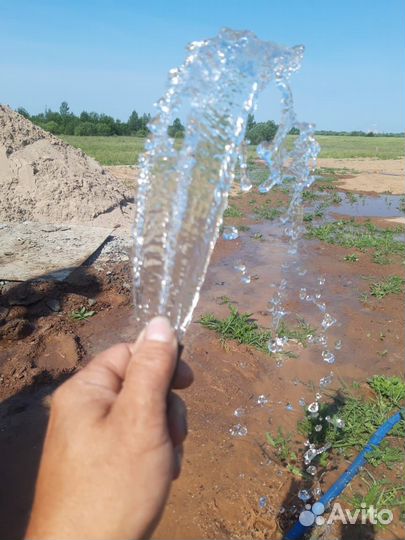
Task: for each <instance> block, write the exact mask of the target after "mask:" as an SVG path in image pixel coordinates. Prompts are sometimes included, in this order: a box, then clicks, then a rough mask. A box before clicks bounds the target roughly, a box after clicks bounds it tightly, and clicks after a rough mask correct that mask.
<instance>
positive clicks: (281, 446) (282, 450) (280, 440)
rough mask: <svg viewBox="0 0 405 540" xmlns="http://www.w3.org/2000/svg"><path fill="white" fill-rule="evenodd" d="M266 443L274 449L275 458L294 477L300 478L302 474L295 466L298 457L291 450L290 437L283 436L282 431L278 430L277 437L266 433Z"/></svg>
mask: <svg viewBox="0 0 405 540" xmlns="http://www.w3.org/2000/svg"><path fill="white" fill-rule="evenodd" d="M266 441H267V443H268V444H269V445H270V446H271V447H272V448H274V449H275V451H276V453H277V457H278V458H279V459H280V461H281V463H282V464H283V465H284V466H285V467H286V468H287V469H288V470H289V471H290V472H291V473H292V474H295V475H296V476H302V473H301V471H300V469H299V467H298V466H297V461H298V456H297V454H296V452H294V450H292V449H291V435H290V434H287V435H284V433H283V430H282V429H281V428H278V432H277V435H272V434H271V433H269V432H267V433H266Z"/></svg>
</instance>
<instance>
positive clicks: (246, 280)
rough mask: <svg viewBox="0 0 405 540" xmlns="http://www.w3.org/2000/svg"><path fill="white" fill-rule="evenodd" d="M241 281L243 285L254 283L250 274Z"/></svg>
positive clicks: (245, 275)
mask: <svg viewBox="0 0 405 540" xmlns="http://www.w3.org/2000/svg"><path fill="white" fill-rule="evenodd" d="M240 280H241V282H242V283H245V284H246V285H249V283H250V282H251V281H252V278H251V276H249V274H244V275H243V276H242V277H241V278H240Z"/></svg>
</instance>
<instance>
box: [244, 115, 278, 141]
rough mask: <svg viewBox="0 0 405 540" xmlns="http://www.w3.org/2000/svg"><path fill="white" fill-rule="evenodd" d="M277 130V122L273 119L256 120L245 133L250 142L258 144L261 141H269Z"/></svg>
mask: <svg viewBox="0 0 405 540" xmlns="http://www.w3.org/2000/svg"><path fill="white" fill-rule="evenodd" d="M276 131H277V124H276V123H275V122H273V120H268V121H267V122H258V123H257V124H255V126H254V127H253V128H252V129H250V130H249V131H248V133H247V138H248V139H249V140H250V142H251V143H252V144H259V143H261V142H263V141H267V142H270V141H272V140H273V139H274V135H275V134H276Z"/></svg>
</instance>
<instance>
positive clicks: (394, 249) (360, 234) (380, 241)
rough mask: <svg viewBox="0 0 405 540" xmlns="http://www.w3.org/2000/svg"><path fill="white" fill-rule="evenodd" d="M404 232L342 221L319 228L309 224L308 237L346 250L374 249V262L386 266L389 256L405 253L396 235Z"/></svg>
mask: <svg viewBox="0 0 405 540" xmlns="http://www.w3.org/2000/svg"><path fill="white" fill-rule="evenodd" d="M402 231H403V230H402V228H397V229H395V230H389V229H379V228H377V227H376V226H375V225H373V224H372V223H369V222H366V223H357V222H355V221H354V220H341V221H332V222H330V223H325V224H324V225H319V226H318V227H316V226H314V225H312V224H309V225H308V230H307V234H306V237H307V238H317V239H318V240H321V241H322V242H326V243H328V244H335V245H337V246H342V247H346V248H356V249H359V250H360V251H368V250H369V249H374V250H375V252H374V259H373V260H374V262H377V261H378V262H379V263H380V264H386V262H390V259H389V257H388V256H389V255H399V254H403V253H404V252H405V244H404V243H403V242H401V241H399V240H397V239H396V237H395V234H397V233H399V232H402Z"/></svg>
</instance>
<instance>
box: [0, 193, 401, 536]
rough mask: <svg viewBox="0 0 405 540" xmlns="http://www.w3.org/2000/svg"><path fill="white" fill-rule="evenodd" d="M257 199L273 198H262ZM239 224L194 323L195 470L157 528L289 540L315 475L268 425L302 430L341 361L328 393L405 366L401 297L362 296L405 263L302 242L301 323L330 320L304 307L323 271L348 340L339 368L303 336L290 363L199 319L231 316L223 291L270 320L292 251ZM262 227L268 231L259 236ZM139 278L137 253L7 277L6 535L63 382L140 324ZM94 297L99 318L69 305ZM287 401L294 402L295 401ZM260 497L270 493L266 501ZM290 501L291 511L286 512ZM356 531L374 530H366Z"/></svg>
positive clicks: (330, 475)
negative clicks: (134, 270)
mask: <svg viewBox="0 0 405 540" xmlns="http://www.w3.org/2000/svg"><path fill="white" fill-rule="evenodd" d="M252 197H256V195H254V196H253V195H252V194H249V195H247V196H243V197H242V198H236V199H235V201H234V202H235V204H238V206H239V207H241V208H243V209H244V210H245V211H246V213H248V212H249V209H250V208H251V206H250V205H249V203H248V201H249V200H251V199H252ZM258 197H261V199H260V200H263V199H262V197H263V196H260V195H259V196H258ZM280 197H282V195H280ZM240 224H246V225H249V226H250V230H249V231H248V232H247V233H246V234H244V235H242V236H241V238H240V239H238V240H237V241H235V242H225V241H223V240H219V242H218V243H217V246H216V248H215V251H214V255H213V258H212V261H211V264H210V267H209V270H208V274H207V279H206V282H205V284H204V287H203V290H202V295H201V299H200V302H199V305H198V307H197V311H196V313H195V316H194V321H195V322H193V323H192V324H191V326H190V329H189V331H188V333H187V336H186V339H185V351H184V358H186V359H187V360H188V361H189V362H190V364H191V365H192V367H193V369H194V371H195V378H196V381H195V384H194V385H193V387H192V388H190V389H189V390H187V391H185V392H184V397H185V399H186V402H187V405H188V408H189V424H190V430H189V431H190V433H189V437H188V441H187V444H186V452H185V461H184V469H183V474H182V476H181V478H180V479H179V480H178V481H177V482H176V483H175V486H174V489H173V491H172V494H171V497H170V500H169V504H168V506H167V509H166V512H165V515H164V517H163V520H162V522H161V524H160V526H159V528H158V530H157V531H156V533H155V538H156V539H169V538H177V539H185V538H271V539H273V540H274V539H278V538H281V536H282V532H281V531H282V530H283V529H284V528H285V527H287V526H288V525H289V524H291V523H292V522H293V521H294V520H295V519H296V514H294V510H291V509H292V508H293V507H294V505H296V506H298V504H299V501H298V500H297V497H296V494H297V491H298V489H300V488H302V487H303V484H302V482H301V481H298V480H297V479H296V478H295V477H294V476H292V475H291V474H289V473H288V472H287V471H286V469H285V467H284V466H283V465H282V464H281V463H280V462H279V460H278V457H277V455H275V454H274V452H273V451H272V449H271V447H269V446H268V445H266V444H265V432H266V431H271V432H272V433H275V432H276V431H277V428H278V427H279V426H282V427H283V428H284V429H286V430H287V431H291V432H292V433H296V422H297V420H298V419H300V418H302V416H303V412H302V409H301V407H300V406H299V404H298V401H299V399H300V398H301V397H304V398H305V399H306V400H307V401H309V400H312V398H313V391H312V390H311V387H310V385H311V383H313V382H315V383H316V382H317V381H318V380H319V378H320V377H323V376H325V375H327V374H329V372H330V371H331V370H333V372H334V373H335V377H334V381H333V384H332V386H331V387H330V388H329V390H330V391H332V390H336V391H338V390H339V388H340V386H341V384H342V381H345V383H347V382H350V381H352V380H365V379H366V378H367V377H368V376H370V375H371V374H384V375H391V374H398V373H401V372H402V369H403V366H402V359H403V350H404V343H403V338H404V336H403V322H404V321H403V318H404V317H403V306H402V298H401V297H397V296H390V297H387V298H385V299H384V300H383V301H377V300H375V301H371V302H370V303H368V304H364V303H362V302H360V300H359V297H360V294H361V293H362V292H366V291H367V290H368V284H369V279H376V280H377V279H380V278H383V277H384V276H386V275H388V274H394V273H402V267H401V265H400V264H394V265H391V266H389V267H386V266H381V265H375V264H372V262H371V256H370V255H368V254H364V256H362V257H361V259H360V261H359V262H358V263H356V265H353V264H349V263H347V262H345V261H344V260H343V257H344V255H346V254H347V250H345V249H343V248H339V247H336V246H327V245H324V244H321V243H319V242H315V241H311V242H304V243H303V245H302V265H303V266H304V267H305V268H306V269H307V273H306V275H305V276H303V277H301V278H300V279H299V282H298V281H297V278H296V277H294V276H290V279H289V284H288V289H287V300H286V307H287V310H288V311H289V312H290V313H291V315H290V317H291V321H294V320H295V318H296V316H298V315H305V318H306V320H307V321H308V322H310V323H313V324H314V325H316V326H319V320H317V316H319V313H318V312H317V310H315V311H311V310H309V309H308V305H307V304H305V305H303V303H302V302H301V301H300V300H299V299H298V297H297V292H296V291H297V288H298V287H302V286H306V287H307V288H308V289H311V287H312V288H314V286H315V285H314V283H315V279H316V276H318V275H321V274H324V275H326V276H327V285H326V287H325V289H324V290H323V292H322V295H323V300H324V301H325V302H326V304H327V305H328V306H330V309H331V310H332V312H333V315H334V316H335V317H337V319H338V321H339V325H338V326H336V327H333V329H331V331H330V336H331V339H332V340H334V339H342V340H343V348H342V350H341V351H339V355H338V360H337V363H336V364H335V365H334V366H332V367H331V366H328V365H327V364H325V363H323V362H321V361H320V359H319V355H320V351H319V350H317V349H316V348H312V347H311V348H307V349H304V348H302V347H301V346H299V345H298V344H293V345H292V351H294V352H295V353H297V354H298V356H299V359H295V358H290V359H286V360H285V361H284V363H283V364H282V365H280V366H277V365H276V363H275V361H274V359H272V358H270V357H269V356H267V355H264V354H262V353H259V352H257V351H255V350H254V349H250V348H248V347H245V346H237V345H235V344H233V343H230V344H229V346H228V347H227V348H226V349H224V348H223V346H222V345H221V343H220V342H219V340H218V338H217V337H216V336H215V334H213V333H212V332H210V331H209V330H206V329H204V328H203V327H201V325H199V324H198V322H197V321H198V319H199V316H200V315H201V314H203V313H207V312H213V313H215V314H217V315H221V316H225V315H226V314H227V307H226V305H221V298H222V296H223V295H226V296H228V297H230V298H231V299H232V300H234V301H235V302H236V305H237V306H238V308H239V309H240V310H242V311H249V312H252V313H253V317H254V318H255V319H257V320H258V321H259V322H260V323H261V324H263V325H266V326H269V325H270V321H269V316H268V314H267V311H266V307H267V300H268V299H269V298H270V296H271V294H272V291H273V292H274V287H272V286H271V284H272V283H278V282H279V281H280V279H281V278H282V275H281V266H282V264H283V262H286V257H287V255H286V249H285V244H284V240H283V238H282V237H281V234H280V231H279V229H278V228H277V227H276V226H274V225H271V224H269V223H260V222H256V221H254V220H252V219H251V217H249V216H247V217H244V218H241V219H240ZM256 232H257V233H259V234H262V235H263V240H264V241H262V242H260V241H255V240H252V239H251V238H250V236H251V235H253V234H254V233H256ZM241 257H243V260H244V261H245V263H246V264H247V266H248V269H249V270H250V272H251V273H252V276H253V280H252V284H251V285H250V286H243V285H242V284H241V282H240V279H239V276H238V275H237V274H236V273H235V272H234V270H233V265H234V263H235V261H236V260H237V259H240V258H241ZM364 276H369V278H368V279H367V280H365V279H364ZM370 276H371V278H370ZM130 289H131V277H130V270H129V266H128V264H127V263H123V264H118V265H117V264H113V263H112V262H111V263H110V264H109V265H108V266H106V268H105V269H104V270H102V269H97V268H95V267H94V266H90V267H82V268H80V269H78V270H77V271H75V272H73V273H72V274H71V275H70V277H69V278H68V280H67V281H65V282H62V283H54V282H45V283H40V284H32V283H21V284H15V283H14V284H13V283H5V284H4V285H2V289H1V299H0V318H1V326H0V330H1V337H2V340H1V341H0V372H1V376H0V400H1V403H0V447H1V448H2V459H1V461H0V477H1V478H2V482H1V491H2V492H3V493H4V494H7V495H6V496H4V497H2V501H3V504H2V505H1V506H0V538H10V539H14V538H20V537H21V535H22V534H23V531H24V526H25V523H26V520H27V515H28V510H29V507H30V503H31V499H32V490H33V484H34V479H35V473H36V468H37V465H38V459H39V455H40V450H41V445H42V440H43V434H44V429H45V425H46V419H47V414H48V405H49V396H50V394H51V392H52V391H53V389H54V388H55V386H56V385H57V384H59V383H60V382H61V381H63V380H64V378H65V377H66V376H68V375H69V373H71V372H72V371H74V370H75V369H78V368H80V367H81V366H82V365H84V364H85V363H86V362H87V361H88V360H89V359H90V358H91V357H92V356H93V355H94V354H95V353H97V352H98V351H100V350H102V349H104V348H106V347H107V346H109V345H111V344H113V343H115V342H117V341H120V340H131V339H133V338H134V336H135V335H136V334H137V328H136V325H135V324H134V322H133V319H132V313H133V307H132V305H131V291H130ZM83 305H84V306H89V309H90V308H91V309H93V310H95V311H96V315H95V316H94V317H92V318H91V319H89V320H88V321H86V322H74V321H73V320H72V319H71V317H70V313H71V311H72V310H73V309H78V308H80V307H81V306H83ZM381 335H384V336H385V337H384V342H382V341H381ZM384 351H386V352H384ZM260 394H265V395H266V396H268V398H269V402H268V403H267V404H266V405H265V406H263V407H260V406H258V405H257V402H256V400H257V396H258V395H260ZM288 403H291V405H292V406H293V410H292V411H287V409H286V405H287V404H288ZM239 407H243V408H245V409H246V414H245V416H244V417H243V418H236V417H235V416H234V415H233V412H234V410H235V409H236V408H239ZM238 422H241V423H243V424H244V425H246V426H247V428H248V436H247V437H244V438H234V437H232V436H231V435H230V433H229V428H230V427H231V426H232V425H233V424H236V423H238ZM293 442H294V444H296V446H297V447H298V448H301V449H302V448H303V440H302V437H301V436H300V435H298V434H297V435H295V436H294V440H293ZM341 466H342V463H340V464H335V463H333V464H332V465H331V468H330V470H328V471H327V473H326V474H325V475H323V476H322V480H321V484H320V487H322V489H324V490H325V489H326V488H327V487H329V486H330V485H331V483H332V482H333V480H334V479H335V478H336V477H337V475H338V473H339V470H341ZM339 467H340V469H339ZM306 487H310V486H308V485H306ZM262 496H266V497H267V499H268V504H267V506H266V507H265V508H263V509H260V508H259V506H258V500H259V497H262ZM283 507H285V508H287V511H286V512H284V513H280V509H281V508H283ZM402 533H403V530H402V528H401V527H400V526H399V525H394V526H393V527H390V528H389V529H388V530H385V531H382V532H380V531H379V532H378V538H379V539H383V538H387V539H388V538H392V537H394V535H395V534H397V535H398V537H402V536H403V534H402ZM401 535H402V536H401ZM358 538H363V537H362V536H361V535H360V534H359V536H358Z"/></svg>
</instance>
